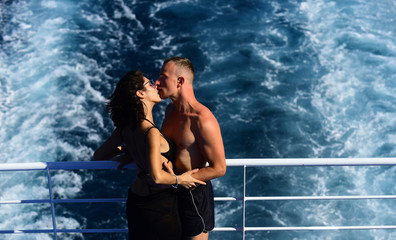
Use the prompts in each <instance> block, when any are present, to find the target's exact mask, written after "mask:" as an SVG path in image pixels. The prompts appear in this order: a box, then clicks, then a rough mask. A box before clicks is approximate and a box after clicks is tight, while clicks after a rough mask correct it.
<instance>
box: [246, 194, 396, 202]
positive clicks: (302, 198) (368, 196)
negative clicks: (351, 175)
mask: <svg viewBox="0 0 396 240" xmlns="http://www.w3.org/2000/svg"><path fill="white" fill-rule="evenodd" d="M364 199H396V195H366V196H281V197H245V200H246V201H271V200H364Z"/></svg>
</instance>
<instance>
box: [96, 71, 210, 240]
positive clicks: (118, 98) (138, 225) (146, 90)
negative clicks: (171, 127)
mask: <svg viewBox="0 0 396 240" xmlns="http://www.w3.org/2000/svg"><path fill="white" fill-rule="evenodd" d="M109 99H110V101H109V102H108V104H107V107H108V109H109V110H110V115H111V119H112V120H113V123H114V125H115V127H116V129H115V130H114V132H113V133H112V135H111V136H110V138H109V139H107V140H106V141H105V143H103V145H102V146H101V147H99V149H98V150H96V152H95V154H94V159H95V160H103V159H111V158H113V157H115V156H117V155H120V154H121V153H122V152H123V151H122V150H120V147H119V146H121V145H122V144H125V147H123V149H126V150H125V151H126V153H125V155H120V156H119V157H118V160H120V159H122V161H125V160H130V159H133V160H134V161H135V163H136V165H137V167H138V175H137V177H136V180H135V182H134V184H133V185H132V186H131V187H130V189H129V191H128V200H127V218H128V229H129V239H172V240H174V239H181V225H180V219H179V214H178V208H177V195H176V192H175V190H174V188H177V186H178V185H182V186H183V187H186V188H191V187H195V186H196V184H205V182H202V181H199V180H197V179H194V178H193V177H192V176H191V174H193V173H194V172H196V171H198V170H197V169H196V170H193V171H189V172H186V173H184V174H182V175H178V176H176V175H175V174H174V173H173V171H172V165H173V162H174V150H175V148H174V146H173V145H172V143H171V142H170V140H169V139H168V138H167V137H166V136H164V135H163V134H162V133H161V132H160V130H159V129H158V128H157V127H156V126H155V125H154V123H153V114H152V109H153V107H154V105H155V104H156V103H158V102H160V101H161V98H160V96H159V95H158V92H157V89H156V87H155V85H154V84H153V83H152V82H150V81H149V80H148V79H147V78H146V77H144V76H143V73H142V72H140V71H131V72H128V73H127V74H125V75H124V76H123V77H122V78H121V80H120V81H119V82H118V84H117V86H116V89H115V91H114V93H113V94H112V95H111V97H110V98H109ZM171 186H173V187H174V188H171Z"/></svg>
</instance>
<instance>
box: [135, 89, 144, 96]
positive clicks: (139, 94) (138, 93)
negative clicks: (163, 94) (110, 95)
mask: <svg viewBox="0 0 396 240" xmlns="http://www.w3.org/2000/svg"><path fill="white" fill-rule="evenodd" d="M136 96H137V97H138V98H143V97H144V92H143V90H137V91H136Z"/></svg>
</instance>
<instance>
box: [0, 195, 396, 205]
mask: <svg viewBox="0 0 396 240" xmlns="http://www.w3.org/2000/svg"><path fill="white" fill-rule="evenodd" d="M367 199H396V195H366V196H273V197H245V201H276V200H278V201H279V200H367ZM214 200H215V201H243V197H215V198H214ZM50 202H51V201H50V200H49V199H37V200H4V201H0V204H22V203H50ZM53 202H54V203H87V202H88V203H109V202H126V198H90V199H54V200H53Z"/></svg>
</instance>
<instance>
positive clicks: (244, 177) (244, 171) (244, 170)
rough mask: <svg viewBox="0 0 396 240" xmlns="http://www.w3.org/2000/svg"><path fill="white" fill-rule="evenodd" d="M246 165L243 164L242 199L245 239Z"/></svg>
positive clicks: (243, 236) (243, 234) (243, 237)
mask: <svg viewBox="0 0 396 240" xmlns="http://www.w3.org/2000/svg"><path fill="white" fill-rule="evenodd" d="M245 199H246V165H243V201H242V214H243V217H242V239H243V240H245V227H246V226H245V225H246V223H245V215H246V200H245Z"/></svg>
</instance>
